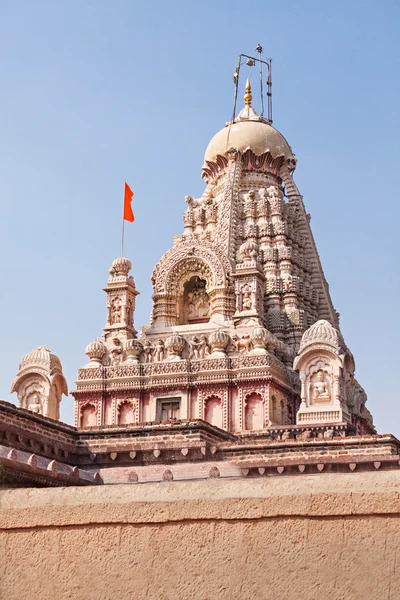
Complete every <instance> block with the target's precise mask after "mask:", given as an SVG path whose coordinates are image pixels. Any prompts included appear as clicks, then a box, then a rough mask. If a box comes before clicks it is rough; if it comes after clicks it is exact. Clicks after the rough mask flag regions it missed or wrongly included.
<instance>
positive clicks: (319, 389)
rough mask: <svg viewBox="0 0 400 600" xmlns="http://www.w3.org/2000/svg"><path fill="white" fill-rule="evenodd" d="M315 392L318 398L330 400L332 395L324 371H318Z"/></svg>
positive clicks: (315, 397)
mask: <svg viewBox="0 0 400 600" xmlns="http://www.w3.org/2000/svg"><path fill="white" fill-rule="evenodd" d="M313 392H314V399H316V400H329V398H330V397H331V396H330V393H329V389H328V384H327V383H326V381H325V375H324V373H323V371H318V373H317V381H316V382H315V383H314V384H313Z"/></svg>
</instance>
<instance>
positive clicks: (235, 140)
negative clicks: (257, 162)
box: [204, 111, 293, 164]
mask: <svg viewBox="0 0 400 600" xmlns="http://www.w3.org/2000/svg"><path fill="white" fill-rule="evenodd" d="M242 112H243V111H242ZM254 113H255V111H254ZM255 114H257V113H255ZM230 148H234V149H235V150H238V151H239V152H242V153H244V152H246V150H251V151H252V152H254V154H256V155H257V156H259V155H261V154H265V153H267V152H270V154H271V155H272V157H273V158H278V157H279V156H282V157H284V158H292V157H293V153H292V150H291V148H290V146H289V144H288V143H287V141H286V140H285V138H284V137H283V135H282V134H281V133H279V131H278V130H277V129H275V128H274V127H272V125H271V124H270V123H268V121H266V120H265V119H263V118H262V117H258V115H257V120H255V119H254V118H252V119H247V120H239V118H238V119H236V121H234V123H231V124H229V125H227V126H226V127H224V129H221V131H219V132H218V133H217V134H216V135H215V136H214V137H213V138H212V140H211V142H210V143H209V144H208V146H207V150H206V153H205V156H204V163H205V164H207V162H213V161H215V159H216V157H217V156H218V155H220V156H224V155H225V154H226V153H227V151H228V150H229V149H230Z"/></svg>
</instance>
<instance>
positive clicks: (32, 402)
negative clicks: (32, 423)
mask: <svg viewBox="0 0 400 600" xmlns="http://www.w3.org/2000/svg"><path fill="white" fill-rule="evenodd" d="M28 402H29V404H28V410H30V411H31V412H34V413H37V414H42V410H43V407H42V403H41V401H40V397H39V394H37V393H36V392H35V393H33V394H32V396H31V397H30V398H29V399H28Z"/></svg>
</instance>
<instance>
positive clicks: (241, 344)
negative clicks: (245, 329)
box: [232, 334, 252, 352]
mask: <svg viewBox="0 0 400 600" xmlns="http://www.w3.org/2000/svg"><path fill="white" fill-rule="evenodd" d="M232 340H233V343H234V346H235V350H236V352H249V350H251V347H252V343H251V339H250V335H248V334H245V335H243V336H242V337H239V336H238V335H237V334H235V335H234V336H233V337H232Z"/></svg>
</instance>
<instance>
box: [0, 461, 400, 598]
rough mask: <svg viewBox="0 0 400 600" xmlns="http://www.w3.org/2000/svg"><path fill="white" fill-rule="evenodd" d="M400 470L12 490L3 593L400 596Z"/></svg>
mask: <svg viewBox="0 0 400 600" xmlns="http://www.w3.org/2000/svg"><path fill="white" fill-rule="evenodd" d="M399 484H400V472H399V471H390V472H376V473H370V472H366V473H356V472H355V473H351V474H346V475H345V474H321V475H313V476H304V475H299V476H296V477H289V476H287V477H284V476H282V477H275V478H260V479H247V480H244V479H232V480H222V479H220V480H204V481H191V482H170V483H159V484H143V485H140V484H131V485H115V486H101V487H90V488H55V489H29V490H28V489H26V490H24V489H15V490H3V491H1V492H0V506H1V510H0V530H1V545H0V553H1V559H0V598H1V600H14V599H15V600H17V599H18V600H27V599H29V600H31V599H35V600H36V599H39V598H40V599H41V600H63V599H67V598H68V599H77V600H86V599H93V600H109V599H110V600H111V599H112V600H125V599H129V600H131V599H142V598H143V599H144V598H146V599H153V598H154V599H157V600H162V599H166V600H167V599H168V600H169V599H171V600H172V599H174V600H176V599H181V598H182V599H183V598H184V599H188V598H196V599H198V600H203V599H204V600H205V599H207V600H208V599H210V600H211V599H233V598H235V599H249V600H250V599H251V600H257V599H260V600H261V599H262V600H269V599H270V598H271V599H274V600H292V599H293V600H303V599H307V600H314V599H315V600H317V599H318V600H321V598H329V599H330V600H361V599H362V600H369V599H371V600H372V599H374V600H398V599H399V598H400V567H399V566H398V565H399V562H400V561H399V558H400V557H399V552H400V498H399V493H398V491H397V490H399V489H400V486H399Z"/></svg>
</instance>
